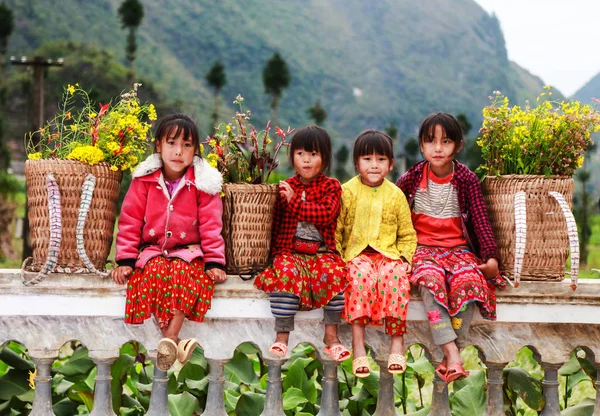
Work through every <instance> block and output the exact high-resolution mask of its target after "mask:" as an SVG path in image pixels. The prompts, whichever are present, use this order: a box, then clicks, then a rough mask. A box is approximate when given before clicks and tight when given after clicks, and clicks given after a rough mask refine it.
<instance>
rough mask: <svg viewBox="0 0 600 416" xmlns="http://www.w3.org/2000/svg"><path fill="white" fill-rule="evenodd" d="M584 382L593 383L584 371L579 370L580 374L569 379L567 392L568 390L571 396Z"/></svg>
mask: <svg viewBox="0 0 600 416" xmlns="http://www.w3.org/2000/svg"><path fill="white" fill-rule="evenodd" d="M582 381H590V382H592V383H593V381H592V380H591V379H590V378H589V377H588V375H587V374H586V373H585V372H584V371H583V370H579V372H578V373H577V374H574V375H572V376H570V377H569V378H568V379H567V390H568V392H569V394H570V393H571V392H572V391H573V389H574V388H575V387H576V386H577V385H578V384H579V383H581V382H582Z"/></svg>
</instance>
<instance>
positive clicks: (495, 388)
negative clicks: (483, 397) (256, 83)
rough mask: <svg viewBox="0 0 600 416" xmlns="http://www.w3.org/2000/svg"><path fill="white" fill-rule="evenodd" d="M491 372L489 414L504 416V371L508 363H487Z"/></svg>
mask: <svg viewBox="0 0 600 416" xmlns="http://www.w3.org/2000/svg"><path fill="white" fill-rule="evenodd" d="M485 364H486V365H487V366H488V368H489V370H490V372H489V376H488V381H487V384H488V397H487V415H488V416H504V396H503V392H502V389H503V386H504V380H503V378H502V371H503V370H504V367H506V364H507V363H489V362H488V363H485Z"/></svg>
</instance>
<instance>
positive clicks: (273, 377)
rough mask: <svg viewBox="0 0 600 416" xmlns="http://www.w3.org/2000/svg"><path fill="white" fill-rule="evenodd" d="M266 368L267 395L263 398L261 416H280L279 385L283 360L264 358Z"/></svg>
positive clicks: (280, 389) (281, 401) (281, 391)
mask: <svg viewBox="0 0 600 416" xmlns="http://www.w3.org/2000/svg"><path fill="white" fill-rule="evenodd" d="M265 362H266V363H267V366H268V371H269V372H268V374H267V395H266V397H265V409H264V410H263V412H262V414H261V416H282V415H284V414H285V413H284V412H283V400H282V398H281V396H282V393H283V390H282V385H281V380H282V379H281V366H282V365H283V363H284V362H285V360H272V359H269V358H265Z"/></svg>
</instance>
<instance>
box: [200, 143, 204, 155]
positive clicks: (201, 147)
mask: <svg viewBox="0 0 600 416" xmlns="http://www.w3.org/2000/svg"><path fill="white" fill-rule="evenodd" d="M200 153H204V145H203V144H202V143H200Z"/></svg>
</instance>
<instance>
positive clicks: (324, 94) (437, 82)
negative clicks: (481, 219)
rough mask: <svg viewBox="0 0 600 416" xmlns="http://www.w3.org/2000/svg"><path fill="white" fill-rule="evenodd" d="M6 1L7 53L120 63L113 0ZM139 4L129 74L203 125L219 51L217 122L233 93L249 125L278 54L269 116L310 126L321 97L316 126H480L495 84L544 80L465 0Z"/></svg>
mask: <svg viewBox="0 0 600 416" xmlns="http://www.w3.org/2000/svg"><path fill="white" fill-rule="evenodd" d="M6 2H7V5H8V6H9V7H11V8H12V10H13V14H14V16H15V30H14V31H13V34H12V36H11V38H10V40H9V48H8V55H9V56H10V55H16V56H21V55H31V54H32V53H33V51H34V50H36V49H37V48H39V47H40V46H42V45H43V44H44V43H46V42H48V41H51V40H70V41H73V42H77V43H87V44H91V45H93V46H94V47H95V48H97V49H106V50H108V51H110V52H111V53H113V54H114V55H115V57H116V59H117V60H119V61H120V62H122V63H125V52H124V46H125V41H126V31H125V30H123V29H121V27H120V22H119V17H118V13H117V9H118V7H119V5H120V3H121V1H120V0H96V1H83V0H6ZM142 3H143V6H144V11H145V17H144V20H143V22H142V25H141V26H140V28H139V30H138V32H137V33H138V35H137V36H138V51H137V59H136V61H135V67H136V71H137V74H138V75H139V76H140V77H141V78H144V79H148V80H152V82H153V84H154V85H155V87H156V89H157V90H158V91H159V92H160V93H161V94H162V95H164V96H166V97H167V98H168V99H169V100H171V101H173V102H177V105H178V107H179V108H181V110H182V111H184V112H186V113H188V114H190V115H192V116H193V117H195V118H196V119H197V120H199V123H200V126H201V129H202V130H203V131H207V130H208V126H209V123H210V122H209V117H210V114H211V112H212V92H211V91H210V89H209V88H208V86H207V85H206V83H205V81H204V75H205V74H206V72H207V71H208V70H209V68H210V67H211V66H212V65H213V63H214V62H215V60H217V59H220V60H221V61H222V62H223V63H224V65H225V68H226V73H227V80H228V83H227V85H226V87H225V88H224V90H223V93H222V96H223V99H222V100H221V101H222V102H224V103H227V104H228V105H229V106H230V107H229V108H225V109H223V110H222V111H221V118H222V120H224V121H225V120H227V118H228V117H229V116H230V115H231V112H232V107H231V104H230V103H231V102H232V101H233V99H234V97H235V96H236V95H237V94H242V95H243V96H244V97H245V99H246V100H245V103H247V104H248V107H249V108H250V109H252V111H253V114H254V118H255V122H256V124H257V125H258V126H260V125H261V124H262V123H264V122H265V121H266V120H267V119H268V118H269V117H270V108H269V97H268V96H266V95H265V93H264V87H263V85H262V77H261V74H262V69H263V67H264V64H265V62H266V60H267V59H268V58H269V57H270V56H271V55H272V54H273V53H274V52H280V53H281V55H282V56H283V57H284V59H285V60H286V61H287V63H288V66H289V68H290V72H291V74H292V82H291V85H290V87H289V88H288V89H287V90H285V91H284V93H283V97H282V100H281V103H280V110H279V123H278V124H280V125H288V124H290V125H292V126H301V125H304V124H307V123H309V119H308V115H307V111H306V110H307V109H308V107H310V106H311V105H312V104H313V103H314V102H315V101H317V100H320V102H321V105H322V106H323V107H324V108H325V109H326V110H327V112H328V114H329V118H328V120H327V122H326V124H325V126H326V127H328V128H329V129H331V130H332V131H334V132H335V133H336V134H339V135H342V136H344V137H354V136H356V134H357V133H358V132H360V131H361V130H363V129H365V128H370V127H374V128H380V129H382V128H384V127H385V126H387V125H389V124H390V122H392V121H394V122H395V123H396V125H397V126H398V128H399V131H400V133H401V134H402V135H407V134H414V133H415V132H416V130H417V128H418V125H419V123H420V121H421V120H422V119H423V118H424V117H425V116H426V115H427V114H428V113H430V112H435V111H446V112H450V113H454V114H457V113H465V114H466V115H467V117H468V118H469V119H470V120H471V121H472V123H473V124H474V125H475V126H478V124H479V123H480V121H481V108H482V107H483V106H485V105H487V103H488V96H489V95H490V94H491V92H492V91H494V90H500V91H502V92H503V93H505V94H508V95H509V96H510V97H511V101H515V102H522V101H524V99H526V98H529V99H534V98H535V97H536V96H537V94H538V93H539V92H541V89H542V88H541V86H542V82H541V80H539V79H538V78H536V77H533V76H532V75H530V74H528V73H527V72H526V71H525V70H523V69H522V68H520V67H518V65H516V64H514V63H511V62H510V61H509V60H508V59H507V53H506V48H505V44H504V36H503V34H502V31H501V29H500V24H499V22H498V20H497V18H496V17H495V16H491V15H489V14H487V13H486V12H485V11H484V10H483V9H482V8H481V7H479V6H478V5H477V4H476V3H475V1H473V0H428V1H421V2H415V1H412V0H377V1H369V0H253V1H247V2H240V1H237V0H219V1H208V0H201V1H200V0H194V1H192V0H169V1H166V0H142ZM65 54H66V51H65ZM49 57H50V56H49ZM54 58H56V57H54ZM12 71H15V68H12ZM57 71H59V70H57ZM63 82H64V83H67V82H70V83H74V82H77V79H65V80H63ZM124 88H126V86H125V85H124V86H123V89H124Z"/></svg>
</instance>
